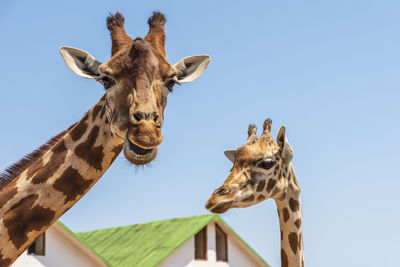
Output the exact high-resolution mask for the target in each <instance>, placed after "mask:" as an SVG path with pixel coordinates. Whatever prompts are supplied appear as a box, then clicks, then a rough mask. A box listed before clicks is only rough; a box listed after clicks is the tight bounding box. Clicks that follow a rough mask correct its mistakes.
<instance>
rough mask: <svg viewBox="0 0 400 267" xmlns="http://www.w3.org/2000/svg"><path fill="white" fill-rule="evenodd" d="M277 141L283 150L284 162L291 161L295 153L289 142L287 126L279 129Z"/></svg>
mask: <svg viewBox="0 0 400 267" xmlns="http://www.w3.org/2000/svg"><path fill="white" fill-rule="evenodd" d="M276 141H277V143H278V145H279V147H280V148H281V151H282V159H283V160H284V162H286V163H289V162H290V161H291V160H292V158H293V155H294V152H293V149H292V147H291V146H290V144H289V141H288V140H287V138H286V128H285V126H282V127H281V128H280V129H279V132H278V136H277V137H276Z"/></svg>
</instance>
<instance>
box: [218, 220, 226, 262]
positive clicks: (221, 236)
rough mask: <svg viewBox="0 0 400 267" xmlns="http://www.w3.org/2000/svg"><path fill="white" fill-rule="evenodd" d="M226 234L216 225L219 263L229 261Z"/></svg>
mask: <svg viewBox="0 0 400 267" xmlns="http://www.w3.org/2000/svg"><path fill="white" fill-rule="evenodd" d="M227 241H228V240H227V237H226V234H225V233H224V232H223V231H222V229H221V228H220V227H219V226H218V225H217V224H215V245H216V247H217V261H228V242H227Z"/></svg>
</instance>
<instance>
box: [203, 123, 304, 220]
mask: <svg viewBox="0 0 400 267" xmlns="http://www.w3.org/2000/svg"><path fill="white" fill-rule="evenodd" d="M271 124H272V121H271V119H267V120H265V122H264V131H263V133H262V135H261V136H260V138H258V137H257V128H256V126H255V125H253V124H251V125H250V126H249V130H248V134H249V137H248V139H247V144H245V145H243V146H241V147H239V148H238V149H237V150H228V151H225V155H226V157H227V158H228V159H229V160H231V161H232V162H233V168H232V170H231V173H230V175H229V176H228V178H227V179H226V180H225V182H224V184H223V185H222V186H221V187H219V188H217V189H216V190H215V191H214V193H213V194H212V195H211V197H210V198H209V199H208V201H207V203H206V208H207V209H209V210H210V211H211V212H214V213H224V212H225V211H227V210H228V209H230V208H244V207H248V206H252V205H255V204H257V203H259V202H261V201H263V200H265V199H268V198H274V199H279V198H282V197H283V196H284V195H285V193H286V191H287V189H288V187H293V188H295V189H296V190H298V184H297V181H296V178H295V177H294V173H293V170H292V164H291V160H292V158H293V150H292V148H291V146H290V144H289V142H288V141H287V139H286V135H285V127H284V126H282V127H281V128H280V130H279V132H278V136H277V138H276V142H275V141H274V140H273V138H272V136H271Z"/></svg>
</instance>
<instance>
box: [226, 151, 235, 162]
mask: <svg viewBox="0 0 400 267" xmlns="http://www.w3.org/2000/svg"><path fill="white" fill-rule="evenodd" d="M224 154H225V156H226V157H227V158H228V159H229V160H230V161H232V162H233V163H234V162H235V157H236V150H226V151H225V152H224Z"/></svg>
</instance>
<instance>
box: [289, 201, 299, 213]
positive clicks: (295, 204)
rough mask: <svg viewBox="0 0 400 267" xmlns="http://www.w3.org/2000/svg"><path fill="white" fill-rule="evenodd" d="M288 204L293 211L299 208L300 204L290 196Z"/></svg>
mask: <svg viewBox="0 0 400 267" xmlns="http://www.w3.org/2000/svg"><path fill="white" fill-rule="evenodd" d="M289 206H290V209H291V210H292V211H293V212H295V211H298V210H299V209H300V204H299V202H298V201H297V200H295V199H293V198H290V200H289Z"/></svg>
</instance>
